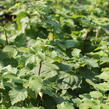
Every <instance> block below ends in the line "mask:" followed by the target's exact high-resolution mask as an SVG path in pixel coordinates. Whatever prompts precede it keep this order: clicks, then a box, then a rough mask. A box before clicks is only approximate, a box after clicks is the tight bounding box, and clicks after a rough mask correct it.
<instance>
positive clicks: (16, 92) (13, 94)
mask: <svg viewBox="0 0 109 109" xmlns="http://www.w3.org/2000/svg"><path fill="white" fill-rule="evenodd" d="M9 96H10V99H11V104H12V105H14V104H15V103H18V102H20V101H24V100H25V99H26V98H27V96H28V93H27V90H26V89H18V88H14V89H12V90H10V91H9Z"/></svg>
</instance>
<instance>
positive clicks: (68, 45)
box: [65, 40, 79, 48]
mask: <svg viewBox="0 0 109 109" xmlns="http://www.w3.org/2000/svg"><path fill="white" fill-rule="evenodd" d="M78 46H79V43H78V42H77V41H73V40H66V41H65V47H66V48H75V47H78Z"/></svg>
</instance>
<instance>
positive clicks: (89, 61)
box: [86, 58, 98, 67]
mask: <svg viewBox="0 0 109 109" xmlns="http://www.w3.org/2000/svg"><path fill="white" fill-rule="evenodd" d="M86 63H87V64H88V65H89V66H91V67H98V63H97V60H96V59H93V58H91V59H86Z"/></svg>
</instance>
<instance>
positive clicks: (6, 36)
mask: <svg viewBox="0 0 109 109" xmlns="http://www.w3.org/2000/svg"><path fill="white" fill-rule="evenodd" d="M4 34H5V38H6V42H5V43H6V45H8V35H7V32H6V29H5V28H4Z"/></svg>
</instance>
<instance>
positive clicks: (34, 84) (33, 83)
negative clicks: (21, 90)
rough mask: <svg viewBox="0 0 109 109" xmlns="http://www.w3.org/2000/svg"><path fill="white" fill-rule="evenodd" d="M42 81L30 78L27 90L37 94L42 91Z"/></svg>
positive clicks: (36, 77) (38, 78)
mask: <svg viewBox="0 0 109 109" xmlns="http://www.w3.org/2000/svg"><path fill="white" fill-rule="evenodd" d="M42 85H43V84H42V80H41V78H40V77H38V76H33V77H31V78H30V80H29V83H28V86H29V88H31V89H32V90H34V91H36V92H37V93H39V92H40V91H41V89H42V87H43V86H42Z"/></svg>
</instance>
